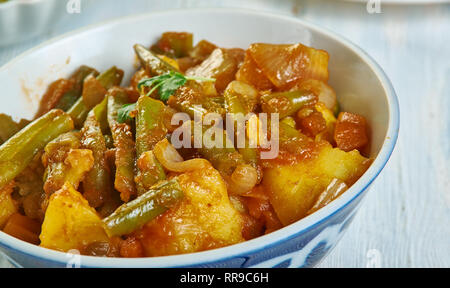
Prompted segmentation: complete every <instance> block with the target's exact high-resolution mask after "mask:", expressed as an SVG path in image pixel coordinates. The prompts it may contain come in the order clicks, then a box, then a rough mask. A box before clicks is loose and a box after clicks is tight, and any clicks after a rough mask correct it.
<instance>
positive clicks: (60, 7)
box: [0, 0, 66, 47]
mask: <svg viewBox="0 0 450 288" xmlns="http://www.w3.org/2000/svg"><path fill="white" fill-rule="evenodd" d="M65 9H66V1H64V0H10V1H8V2H5V3H0V47H2V46H7V45H11V44H15V43H19V42H22V41H25V40H28V39H31V38H33V37H36V36H39V35H41V34H42V33H45V32H47V31H49V30H50V28H51V27H52V25H54V24H55V23H57V21H58V20H59V19H60V18H61V16H62V15H64V13H66V12H65V11H66V10H65Z"/></svg>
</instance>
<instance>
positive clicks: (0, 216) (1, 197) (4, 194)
mask: <svg viewBox="0 0 450 288" xmlns="http://www.w3.org/2000/svg"><path fill="white" fill-rule="evenodd" d="M13 188H14V182H11V183H10V184H7V185H6V186H5V187H3V188H2V189H0V229H3V227H4V226H5V224H6V222H7V221H8V219H9V217H10V216H11V215H13V214H14V213H16V212H17V205H16V203H15V202H14V200H13V199H12V197H11V192H12V190H13Z"/></svg>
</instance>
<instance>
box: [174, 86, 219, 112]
mask: <svg viewBox="0 0 450 288" xmlns="http://www.w3.org/2000/svg"><path fill="white" fill-rule="evenodd" d="M195 83H196V82H190V83H188V85H189V86H184V87H181V88H179V89H178V90H177V91H176V92H175V95H174V97H170V98H169V101H168V102H167V104H168V105H169V106H170V107H172V108H174V109H175V110H178V111H180V112H184V113H186V114H188V115H189V116H190V117H191V118H192V119H193V118H194V115H195V114H196V113H197V114H207V113H217V114H220V115H222V116H225V113H226V110H225V109H224V107H223V106H222V105H223V103H222V104H221V103H220V102H219V101H217V99H216V98H213V97H209V96H207V95H205V94H204V93H203V92H202V91H200V90H199V89H198V87H195Z"/></svg>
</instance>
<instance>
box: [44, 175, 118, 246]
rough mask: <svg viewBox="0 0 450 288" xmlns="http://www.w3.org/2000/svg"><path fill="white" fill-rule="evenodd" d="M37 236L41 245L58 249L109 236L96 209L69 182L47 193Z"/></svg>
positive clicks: (81, 244)
mask: <svg viewBox="0 0 450 288" xmlns="http://www.w3.org/2000/svg"><path fill="white" fill-rule="evenodd" d="M39 238H40V239H41V246H42V247H46V248H50V249H55V250H60V251H68V250H71V249H78V250H80V251H82V250H83V248H84V247H86V246H87V245H89V244H91V243H94V242H108V240H109V239H108V236H107V235H106V232H105V229H104V226H103V222H102V220H101V219H100V217H99V216H98V214H97V212H96V211H95V209H94V208H92V207H90V206H89V203H88V201H87V200H86V199H84V198H83V196H82V195H81V194H80V193H79V192H78V191H76V190H75V189H74V188H73V187H72V186H71V185H70V184H69V183H66V184H65V185H64V186H63V188H62V189H61V190H59V191H58V192H56V193H54V194H53V195H52V196H51V197H50V202H49V205H48V208H47V211H46V213H45V219H44V223H43V224H42V232H41V235H40V236H39Z"/></svg>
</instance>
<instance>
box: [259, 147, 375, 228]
mask: <svg viewBox="0 0 450 288" xmlns="http://www.w3.org/2000/svg"><path fill="white" fill-rule="evenodd" d="M370 163H371V160H369V159H367V158H364V157H363V156H361V155H360V154H359V152H358V151H356V150H354V151H351V152H344V151H342V150H339V149H337V148H332V146H331V145H329V144H324V146H323V147H322V148H321V149H320V151H319V154H318V156H317V157H314V158H312V159H309V160H304V161H301V162H299V163H298V164H295V165H286V166H278V167H275V168H268V169H266V170H265V171H264V178H263V185H264V187H265V189H266V190H267V192H268V193H269V197H270V202H271V203H272V205H273V207H274V209H275V212H276V213H277V215H278V217H279V218H280V220H281V222H282V223H283V225H288V224H291V223H293V222H295V221H297V220H299V219H301V218H303V217H304V216H306V213H307V212H308V210H309V209H311V207H312V206H313V205H314V203H315V202H316V200H317V197H318V196H319V195H320V194H321V193H322V192H323V191H324V190H325V189H326V188H327V186H328V185H329V184H330V182H331V181H332V180H333V179H334V178H337V179H339V180H342V181H343V182H345V183H346V184H347V185H348V186H350V185H352V184H353V183H354V182H355V181H356V180H357V179H358V178H359V177H360V176H361V175H362V174H363V173H364V172H365V171H366V170H367V168H368V166H369V165H370Z"/></svg>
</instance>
